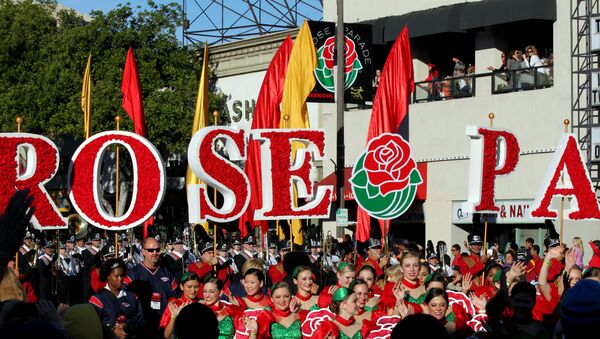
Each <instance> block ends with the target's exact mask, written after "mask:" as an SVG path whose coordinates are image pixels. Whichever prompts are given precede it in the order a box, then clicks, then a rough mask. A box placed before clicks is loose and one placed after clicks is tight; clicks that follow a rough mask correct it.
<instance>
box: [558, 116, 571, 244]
mask: <svg viewBox="0 0 600 339" xmlns="http://www.w3.org/2000/svg"><path fill="white" fill-rule="evenodd" d="M570 123H571V122H570V121H569V119H565V120H563V124H564V125H565V133H568V132H569V124H570ZM560 181H561V183H562V184H564V183H565V176H564V174H563V175H561V177H560ZM564 223H565V197H561V198H560V244H561V245H562V243H563V225H564Z"/></svg>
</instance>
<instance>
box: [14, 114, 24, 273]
mask: <svg viewBox="0 0 600 339" xmlns="http://www.w3.org/2000/svg"><path fill="white" fill-rule="evenodd" d="M15 121H16V122H17V133H21V124H22V123H23V118H22V117H21V116H19V115H17V118H16V119H15ZM17 166H18V165H17ZM19 174H20V173H19ZM21 240H22V239H21ZM15 269H16V270H17V272H18V271H19V251H17V252H15Z"/></svg>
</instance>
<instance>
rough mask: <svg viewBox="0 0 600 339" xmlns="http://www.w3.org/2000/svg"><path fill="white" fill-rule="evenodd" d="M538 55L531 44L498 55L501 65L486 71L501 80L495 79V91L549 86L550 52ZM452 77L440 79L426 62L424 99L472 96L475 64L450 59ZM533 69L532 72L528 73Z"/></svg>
mask: <svg viewBox="0 0 600 339" xmlns="http://www.w3.org/2000/svg"><path fill="white" fill-rule="evenodd" d="M546 54H547V55H544V56H540V55H539V53H538V50H537V48H536V47H535V46H534V45H528V46H526V47H525V48H524V52H523V51H522V50H518V49H515V50H510V51H509V52H508V54H506V53H504V52H502V54H501V64H500V66H498V67H494V66H488V67H487V69H488V70H489V71H492V72H494V73H495V74H496V76H497V77H498V78H499V79H501V80H497V90H500V91H503V90H504V91H506V90H520V89H527V88H533V87H535V86H538V87H539V86H545V85H548V84H550V83H551V79H552V77H553V68H552V67H549V66H552V65H553V64H554V57H553V54H552V52H551V51H548V52H547V53H546ZM452 63H453V68H452V74H449V75H446V76H441V75H440V73H439V71H438V68H437V66H436V65H435V64H433V63H428V64H427V67H428V75H427V78H425V79H424V81H425V82H430V83H429V84H426V86H427V93H428V95H427V100H428V101H432V100H445V99H448V98H456V97H462V96H470V95H472V88H473V86H472V79H471V78H470V77H469V76H470V75H472V74H474V73H475V65H472V64H468V65H465V63H464V62H463V61H462V60H461V59H460V58H459V57H456V56H455V57H452ZM532 69H535V71H533V72H535V73H533V72H532V71H531V70H532Z"/></svg>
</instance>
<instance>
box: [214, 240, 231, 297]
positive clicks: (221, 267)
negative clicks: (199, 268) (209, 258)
mask: <svg viewBox="0 0 600 339" xmlns="http://www.w3.org/2000/svg"><path fill="white" fill-rule="evenodd" d="M232 265H233V259H231V258H230V257H229V252H228V251H227V244H221V245H219V246H217V278H219V280H221V281H222V282H223V286H224V288H225V289H228V287H229V285H230V284H231V277H233V268H232Z"/></svg>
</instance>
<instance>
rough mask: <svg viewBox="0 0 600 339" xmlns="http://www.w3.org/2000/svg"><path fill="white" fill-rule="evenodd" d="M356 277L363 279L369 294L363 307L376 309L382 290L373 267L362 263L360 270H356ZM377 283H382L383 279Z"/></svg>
mask: <svg viewBox="0 0 600 339" xmlns="http://www.w3.org/2000/svg"><path fill="white" fill-rule="evenodd" d="M358 279H362V280H364V281H365V282H366V283H367V287H368V288H369V295H368V300H367V302H366V304H365V309H367V310H369V309H370V310H373V309H376V308H377V304H378V303H379V299H380V297H381V294H382V293H383V290H382V288H381V287H379V285H378V284H377V283H378V282H377V273H376V271H375V269H374V268H373V267H371V266H369V265H364V266H363V267H362V268H361V269H360V270H358ZM379 283H383V280H382V281H379Z"/></svg>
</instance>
